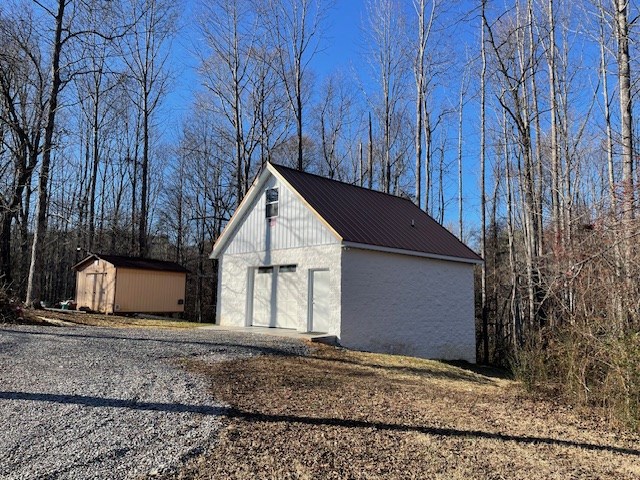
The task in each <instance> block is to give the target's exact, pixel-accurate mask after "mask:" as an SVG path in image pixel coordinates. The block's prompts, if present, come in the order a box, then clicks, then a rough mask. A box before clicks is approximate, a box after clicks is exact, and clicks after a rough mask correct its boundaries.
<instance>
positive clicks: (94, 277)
mask: <svg viewBox="0 0 640 480" xmlns="http://www.w3.org/2000/svg"><path fill="white" fill-rule="evenodd" d="M73 269H74V270H75V271H76V304H77V308H83V307H84V308H88V309H90V310H93V311H96V312H102V313H179V312H184V296H185V286H186V278H187V272H188V271H187V269H185V268H184V267H182V266H181V265H178V264H177V263H174V262H165V261H163V260H153V259H148V258H139V257H123V256H119V255H102V254H91V255H89V256H88V257H87V258H85V259H84V260H82V261H81V262H79V263H77V264H76V265H74V266H73Z"/></svg>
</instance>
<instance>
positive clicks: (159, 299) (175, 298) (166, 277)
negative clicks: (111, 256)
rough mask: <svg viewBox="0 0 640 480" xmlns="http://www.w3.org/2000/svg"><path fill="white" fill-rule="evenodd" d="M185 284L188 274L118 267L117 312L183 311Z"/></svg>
mask: <svg viewBox="0 0 640 480" xmlns="http://www.w3.org/2000/svg"><path fill="white" fill-rule="evenodd" d="M185 283H186V274H185V273H180V272H159V271H153V270H137V269H130V268H118V271H117V285H116V291H115V301H114V310H115V311H116V312H123V313H124V312H140V313H143V312H147V313H178V312H184V295H185ZM180 300H182V302H180Z"/></svg>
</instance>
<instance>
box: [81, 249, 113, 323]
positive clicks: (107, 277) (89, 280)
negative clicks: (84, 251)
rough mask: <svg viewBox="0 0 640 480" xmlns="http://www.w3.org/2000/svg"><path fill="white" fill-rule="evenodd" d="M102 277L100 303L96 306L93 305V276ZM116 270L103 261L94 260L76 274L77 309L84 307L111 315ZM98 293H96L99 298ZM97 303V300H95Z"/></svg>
mask: <svg viewBox="0 0 640 480" xmlns="http://www.w3.org/2000/svg"><path fill="white" fill-rule="evenodd" d="M95 274H98V275H103V277H102V301H101V302H100V305H99V306H98V305H97V304H96V303H94V290H93V280H94V278H93V275H95ZM115 280H116V269H115V267H114V266H113V265H111V264H110V263H108V262H105V261H104V260H96V261H94V262H93V263H90V264H89V265H87V266H86V267H85V268H83V269H82V270H80V271H78V272H77V273H76V304H77V305H78V307H79V308H80V307H86V308H89V309H92V310H99V311H101V312H104V313H113V308H112V307H113V300H114V294H115ZM99 295H100V292H96V296H99ZM95 301H96V302H97V301H98V298H96V299H95Z"/></svg>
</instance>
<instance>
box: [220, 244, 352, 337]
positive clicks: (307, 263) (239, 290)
mask: <svg viewBox="0 0 640 480" xmlns="http://www.w3.org/2000/svg"><path fill="white" fill-rule="evenodd" d="M340 255H341V246H340V245H339V244H335V245H319V246H313V247H304V248H289V249H284V250H272V251H269V252H264V251H263V252H252V253H244V254H235V255H231V254H224V255H223V256H222V259H221V261H220V263H219V270H218V272H219V282H220V283H219V285H221V288H220V289H219V297H218V298H219V301H218V309H217V321H216V323H219V324H220V325H227V326H237V327H244V326H249V325H250V324H251V323H250V322H251V318H249V317H248V311H250V310H251V308H252V307H251V298H250V295H249V296H248V295H247V292H248V290H250V288H251V287H250V286H251V282H252V276H253V275H254V274H255V269H256V268H257V267H260V266H272V265H296V271H295V273H293V274H292V275H295V279H294V283H295V289H294V296H295V299H294V301H293V302H292V303H293V304H294V305H295V313H294V314H295V318H296V319H297V328H296V329H297V330H298V331H306V330H307V319H308V317H307V312H308V310H307V309H308V293H309V270H310V269H328V270H329V275H330V292H329V295H330V298H331V303H332V309H331V312H330V318H329V325H330V328H329V330H330V331H328V332H327V333H329V334H331V335H338V332H339V330H340V326H339V325H340ZM248 297H249V298H248Z"/></svg>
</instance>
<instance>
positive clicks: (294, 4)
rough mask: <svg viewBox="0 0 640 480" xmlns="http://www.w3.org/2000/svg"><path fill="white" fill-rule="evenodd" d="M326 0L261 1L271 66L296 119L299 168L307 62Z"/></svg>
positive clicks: (313, 49) (319, 34) (307, 88)
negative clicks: (272, 55) (272, 56)
mask: <svg viewBox="0 0 640 480" xmlns="http://www.w3.org/2000/svg"><path fill="white" fill-rule="evenodd" d="M330 6H331V2H330V1H329V0H316V1H312V0H264V7H263V12H264V13H263V17H262V20H263V21H264V22H265V23H266V25H267V31H268V32H269V33H268V35H269V36H272V38H273V42H274V47H275V52H276V55H275V64H274V68H275V70H276V72H277V73H278V75H279V76H280V78H281V80H282V83H283V85H284V90H285V93H286V97H287V100H288V102H289V107H290V108H291V112H292V114H293V116H294V118H295V122H296V138H297V164H298V170H303V168H304V162H303V126H304V118H305V117H304V109H305V103H306V102H307V99H308V96H309V94H310V91H311V76H310V74H309V73H310V72H309V63H310V62H311V59H312V58H313V57H314V56H315V55H316V53H317V52H318V50H319V48H320V41H321V39H322V34H323V27H324V25H323V22H324V20H325V19H326V15H327V12H328V9H329V8H330Z"/></svg>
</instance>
